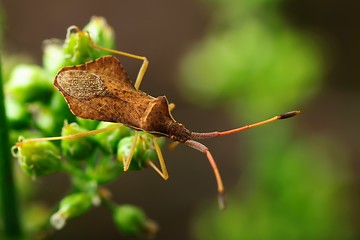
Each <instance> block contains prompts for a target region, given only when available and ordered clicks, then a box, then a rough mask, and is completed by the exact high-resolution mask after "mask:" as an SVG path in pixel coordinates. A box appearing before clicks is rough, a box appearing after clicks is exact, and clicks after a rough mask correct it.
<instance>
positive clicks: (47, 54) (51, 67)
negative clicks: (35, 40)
mask: <svg viewBox="0 0 360 240" xmlns="http://www.w3.org/2000/svg"><path fill="white" fill-rule="evenodd" d="M63 64H64V50H63V46H62V44H61V43H60V41H59V40H47V41H45V42H44V55H43V66H44V68H45V70H46V71H47V72H48V73H49V74H50V75H51V76H55V75H56V73H57V72H58V71H59V70H60V69H61V68H62V67H63V66H64V65H63Z"/></svg>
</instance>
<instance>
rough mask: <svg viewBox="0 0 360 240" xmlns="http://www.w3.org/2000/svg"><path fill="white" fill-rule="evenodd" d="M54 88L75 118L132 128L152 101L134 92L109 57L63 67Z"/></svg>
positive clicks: (138, 126) (136, 124) (123, 74)
mask: <svg viewBox="0 0 360 240" xmlns="http://www.w3.org/2000/svg"><path fill="white" fill-rule="evenodd" d="M54 85H55V87H56V88H58V89H59V90H60V91H61V93H62V94H63V96H64V98H65V99H66V101H67V103H68V104H69V107H70V109H71V111H72V112H73V113H74V114H75V115H76V116H79V117H82V118H88V119H94V120H99V121H108V122H120V123H123V124H125V125H128V126H130V127H134V128H140V123H139V121H140V118H141V116H143V114H144V112H145V110H146V108H147V106H148V103H149V102H150V101H151V100H152V99H153V97H151V96H149V95H147V94H145V93H143V92H141V91H138V90H136V89H135V88H134V86H133V85H132V83H131V81H130V79H129V77H128V75H127V74H126V72H125V70H124V69H123V67H122V65H121V63H120V62H119V60H117V59H116V58H115V57H111V56H106V57H102V58H99V59H97V60H95V61H92V62H88V63H86V64H83V65H78V66H73V67H64V68H63V69H61V70H60V71H59V73H58V74H57V76H56V77H55V80H54Z"/></svg>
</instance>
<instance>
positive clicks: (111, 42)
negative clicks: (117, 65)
mask: <svg viewBox="0 0 360 240" xmlns="http://www.w3.org/2000/svg"><path fill="white" fill-rule="evenodd" d="M83 30H84V31H86V32H89V33H90V36H91V39H92V40H93V41H94V43H95V44H96V45H98V46H101V47H105V48H114V46H115V33H114V30H113V29H112V28H111V27H110V25H108V23H107V22H106V19H105V18H103V17H97V16H93V17H92V18H91V20H90V22H89V23H88V24H87V25H86V26H85V27H84V29H83ZM108 54H109V52H106V51H102V50H100V51H98V52H97V55H96V58H98V57H102V56H104V55H108Z"/></svg>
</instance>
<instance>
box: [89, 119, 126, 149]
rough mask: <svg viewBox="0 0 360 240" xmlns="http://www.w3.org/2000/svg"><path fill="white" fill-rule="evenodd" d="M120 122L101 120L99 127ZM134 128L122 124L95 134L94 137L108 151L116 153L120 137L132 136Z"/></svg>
mask: <svg viewBox="0 0 360 240" xmlns="http://www.w3.org/2000/svg"><path fill="white" fill-rule="evenodd" d="M116 124H118V123H110V122H100V124H99V125H98V127H97V129H102V128H106V127H111V126H114V125H116ZM131 133H133V130H132V129H130V128H128V127H126V126H124V125H122V126H120V127H119V128H117V129H115V130H112V131H107V132H103V133H99V134H96V135H94V139H95V140H96V142H98V143H99V145H100V146H101V147H102V148H103V149H104V150H105V151H106V152H108V153H115V152H116V148H117V146H118V142H119V141H120V139H122V138H124V137H126V136H130V134H131Z"/></svg>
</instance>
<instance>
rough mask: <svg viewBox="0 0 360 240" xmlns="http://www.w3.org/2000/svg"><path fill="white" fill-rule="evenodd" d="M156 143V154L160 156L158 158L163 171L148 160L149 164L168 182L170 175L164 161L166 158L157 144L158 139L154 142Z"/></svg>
mask: <svg viewBox="0 0 360 240" xmlns="http://www.w3.org/2000/svg"><path fill="white" fill-rule="evenodd" d="M153 142H154V147H155V150H156V153H157V155H158V158H159V163H160V167H161V170H160V169H159V168H158V167H156V165H155V164H154V163H153V162H152V161H150V160H148V161H147V163H148V164H149V166H150V167H152V168H153V169H154V170H155V171H156V172H157V173H158V174H159V175H160V176H161V177H162V178H163V179H164V180H167V179H168V178H169V174H168V171H167V169H166V164H165V161H164V157H163V155H162V153H161V149H160V147H159V144H158V143H157V142H156V138H154V140H153Z"/></svg>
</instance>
